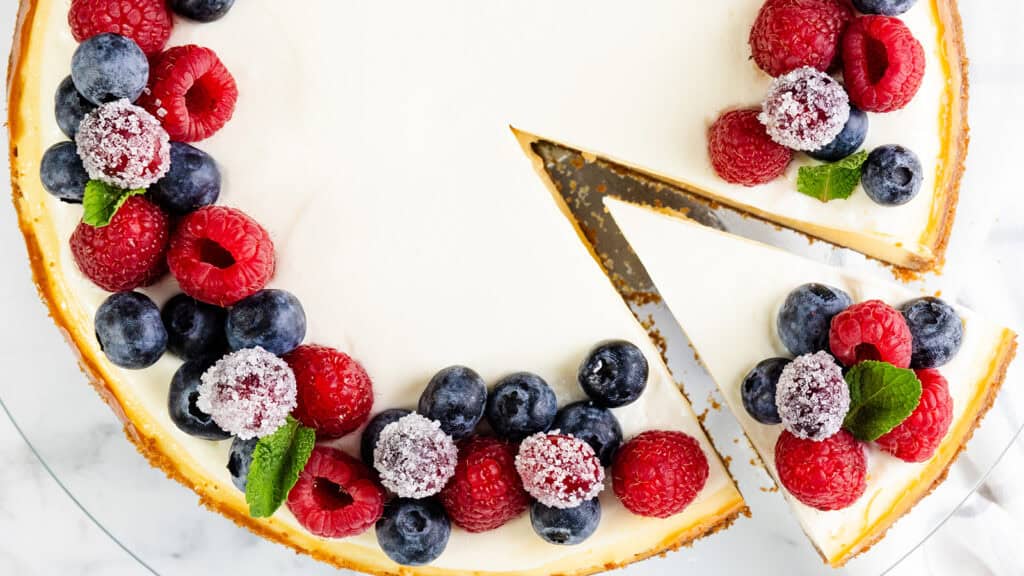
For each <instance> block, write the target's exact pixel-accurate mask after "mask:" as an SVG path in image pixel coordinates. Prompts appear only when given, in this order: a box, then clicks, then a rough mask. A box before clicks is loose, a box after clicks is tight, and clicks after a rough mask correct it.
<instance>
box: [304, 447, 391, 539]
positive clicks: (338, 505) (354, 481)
mask: <svg viewBox="0 0 1024 576" xmlns="http://www.w3.org/2000/svg"><path fill="white" fill-rule="evenodd" d="M384 495H385V494H384V489H383V488H381V487H380V486H378V485H377V484H376V483H375V482H374V481H373V479H372V478H371V477H370V473H369V471H368V470H367V469H366V467H365V466H363V463H362V462H360V461H359V460H356V459H355V458H353V457H351V456H349V455H348V454H346V453H344V452H342V451H341V450H338V449H337V448H331V447H328V446H317V447H316V448H313V453H312V454H311V455H310V456H309V460H308V461H307V462H306V467H305V468H303V470H302V473H301V474H299V480H298V482H296V483H295V487H294V488H292V491H291V492H289V493H288V509H289V510H291V511H292V514H294V515H295V519H296V520H298V521H299V524H302V526H303V527H305V528H306V530H309V531H310V533H312V534H314V535H316V536H320V537H321V538H346V537H348V536H355V535H357V534H362V533H363V532H366V531H367V530H368V529H369V528H370V527H371V526H373V524H374V523H375V522H376V521H377V520H379V519H380V517H381V516H382V515H383V514H384Z"/></svg>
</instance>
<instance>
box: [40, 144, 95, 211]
mask: <svg viewBox="0 0 1024 576" xmlns="http://www.w3.org/2000/svg"><path fill="white" fill-rule="evenodd" d="M39 179H40V180H41V181H42V183H43V188H45V189H46V191H47V192H49V193H50V195H52V196H53V197H55V198H57V199H59V200H61V201H62V202H67V203H69V204H81V203H82V198H83V197H84V196H85V185H86V184H88V183H89V173H88V172H86V171H85V166H83V165H82V159H81V158H79V156H78V147H77V146H75V143H74V142H61V143H59V144H54V145H53V146H50V148H49V149H47V150H46V152H45V153H43V159H42V160H40V162H39Z"/></svg>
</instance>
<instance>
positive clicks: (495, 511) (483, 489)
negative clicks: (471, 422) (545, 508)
mask: <svg viewBox="0 0 1024 576" xmlns="http://www.w3.org/2000/svg"><path fill="white" fill-rule="evenodd" d="M515 459H516V447H515V446H514V445H512V444H509V443H507V442H503V441H501V440H498V439H495V438H486V437H482V436H475V437H471V438H470V439H469V440H467V441H465V442H463V443H461V444H460V445H459V463H458V464H457V465H456V466H455V476H453V477H452V479H451V481H450V482H448V485H447V486H445V488H444V490H442V491H441V503H442V504H444V508H445V510H447V511H448V515H449V516H451V519H452V522H454V523H455V524H456V525H458V526H461V527H462V528H463V529H465V530H467V531H469V532H486V531H488V530H494V529H495V528H498V527H499V526H501V525H502V524H505V523H506V522H508V521H509V520H512V519H513V518H515V517H516V516H519V515H520V514H522V513H523V512H524V511H525V510H526V507H527V506H529V504H530V495H529V494H527V493H526V490H524V489H523V483H522V481H521V480H520V479H519V474H517V473H516V468H515Z"/></svg>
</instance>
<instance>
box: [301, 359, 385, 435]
mask: <svg viewBox="0 0 1024 576" xmlns="http://www.w3.org/2000/svg"><path fill="white" fill-rule="evenodd" d="M284 359H285V362H288V365H289V366H291V367H292V371H293V372H295V380H296V381H297V382H298V386H299V395H298V400H299V405H298V407H297V408H296V409H295V412H294V413H293V415H294V416H295V418H297V419H298V420H299V421H300V422H302V423H303V424H305V425H306V426H309V427H310V428H313V429H315V430H316V433H317V436H319V437H322V438H340V437H341V436H344V435H345V434H348V433H349V432H352V431H353V430H355V429H357V428H359V427H360V426H362V425H363V423H364V422H366V418H367V417H368V416H369V414H370V409H371V408H372V407H373V383H372V382H371V381H370V376H369V375H368V374H367V373H366V371H365V370H363V367H362V366H360V365H359V363H358V362H356V361H355V360H353V359H352V358H351V357H349V356H348V355H347V354H345V353H343V352H341V351H338V350H335V349H334V348H328V347H327V346H317V345H309V344H307V345H305V346H299V347H298V348H296V349H295V350H292V351H291V352H289V353H288V354H286V355H285V357H284Z"/></svg>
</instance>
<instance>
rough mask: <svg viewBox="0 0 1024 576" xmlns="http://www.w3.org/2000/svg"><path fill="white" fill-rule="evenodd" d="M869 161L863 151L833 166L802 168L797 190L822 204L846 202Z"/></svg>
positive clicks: (822, 165)
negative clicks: (835, 201)
mask: <svg viewBox="0 0 1024 576" xmlns="http://www.w3.org/2000/svg"><path fill="white" fill-rule="evenodd" d="M867 159H868V153H867V151H865V150H861V151H860V152H857V153H856V154H851V155H850V156H847V157H846V158H843V159H842V160H840V161H838V162H833V163H832V164H819V165H817V166H802V167H800V171H799V172H798V173H797V176H796V189H797V190H799V191H800V193H801V194H806V195H808V196H810V197H811V198H817V199H818V200H821V201H822V202H828V201H829V200H837V199H838V200H845V199H847V198H849V197H850V195H851V194H853V191H854V190H856V189H857V185H858V184H860V172H861V167H862V166H864V162H865V161H866V160H867Z"/></svg>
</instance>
